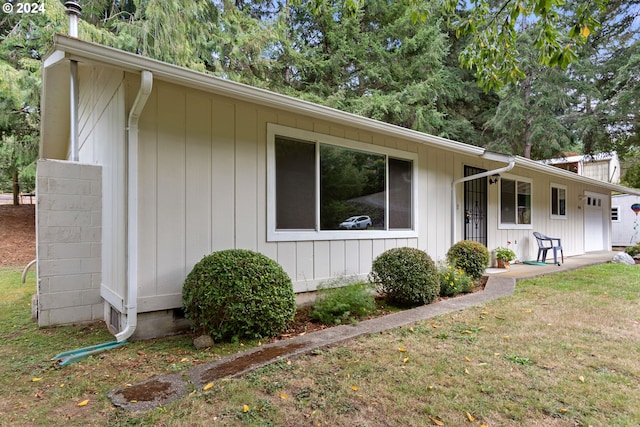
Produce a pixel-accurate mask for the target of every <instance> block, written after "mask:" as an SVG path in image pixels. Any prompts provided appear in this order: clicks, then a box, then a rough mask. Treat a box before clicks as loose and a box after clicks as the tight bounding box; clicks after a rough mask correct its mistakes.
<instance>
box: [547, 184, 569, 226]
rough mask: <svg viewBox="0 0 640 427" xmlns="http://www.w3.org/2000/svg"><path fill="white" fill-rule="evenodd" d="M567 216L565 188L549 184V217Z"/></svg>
mask: <svg viewBox="0 0 640 427" xmlns="http://www.w3.org/2000/svg"><path fill="white" fill-rule="evenodd" d="M566 217H567V188H566V187H565V186H562V185H556V184H551V218H566Z"/></svg>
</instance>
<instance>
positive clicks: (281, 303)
mask: <svg viewBox="0 0 640 427" xmlns="http://www.w3.org/2000/svg"><path fill="white" fill-rule="evenodd" d="M182 300H183V305H184V311H185V316H186V317H187V318H188V319H191V320H192V322H193V328H194V330H197V331H200V332H205V333H207V334H209V335H211V336H212V337H213V338H214V339H216V340H223V341H228V340H238V339H241V338H249V339H252V338H263V337H272V336H275V335H278V334H279V333H281V332H283V331H285V330H286V328H287V327H288V326H289V324H290V323H291V321H292V320H293V316H294V314H295V311H296V302H295V296H294V293H293V286H292V284H291V279H290V278H289V276H288V275H287V273H286V272H285V271H284V270H283V269H282V267H281V266H280V265H279V264H278V263H277V262H275V261H273V260H272V259H270V258H268V257H266V256H264V255H262V254H259V253H257V252H253V251H249V250H244V249H229V250H223V251H218V252H214V253H212V254H211V255H207V256H205V257H204V258H203V259H202V260H200V262H198V263H197V264H196V265H195V266H194V267H193V270H192V271H191V273H189V275H188V276H187V279H186V280H185V282H184V287H183V288H182Z"/></svg>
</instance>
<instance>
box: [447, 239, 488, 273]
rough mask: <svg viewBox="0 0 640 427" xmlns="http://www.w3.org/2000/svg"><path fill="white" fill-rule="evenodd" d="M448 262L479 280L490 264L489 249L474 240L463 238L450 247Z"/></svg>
mask: <svg viewBox="0 0 640 427" xmlns="http://www.w3.org/2000/svg"><path fill="white" fill-rule="evenodd" d="M447 262H448V263H449V265H453V266H455V267H456V268H459V269H461V270H462V271H464V272H465V273H466V274H467V276H469V277H470V278H471V279H472V280H478V279H480V278H481V277H482V275H483V274H484V270H485V269H486V268H487V267H488V266H489V249H487V247H486V246H485V245H483V244H482V243H478V242H476V241H474V240H461V241H459V242H457V243H456V244H454V245H453V246H451V248H449V251H448V252H447Z"/></svg>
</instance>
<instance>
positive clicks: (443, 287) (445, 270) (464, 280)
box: [440, 265, 473, 297]
mask: <svg viewBox="0 0 640 427" xmlns="http://www.w3.org/2000/svg"><path fill="white" fill-rule="evenodd" d="M472 290H473V281H472V280H471V278H469V276H467V275H466V274H465V272H464V271H463V270H462V269H460V268H456V267H454V266H451V265H449V266H444V267H442V268H441V269H440V296H443V297H451V296H454V295H457V294H460V293H467V292H471V291H472Z"/></svg>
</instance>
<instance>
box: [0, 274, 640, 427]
mask: <svg viewBox="0 0 640 427" xmlns="http://www.w3.org/2000/svg"><path fill="white" fill-rule="evenodd" d="M20 272H21V271H20V270H18V269H10V268H9V269H7V268H4V269H0V293H1V295H2V297H0V298H1V301H0V336H1V337H2V343H3V345H2V347H1V349H0V360H2V362H3V363H2V366H1V367H0V386H1V387H0V425H48V426H49V425H64V426H73V425H78V426H80V425H82V426H86V425H96V426H98V425H99V426H104V425H114V426H115V425H170V426H197V425H229V426H235V425H262V426H264V425H273V426H304V425H309V426H317V425H322V426H387V425H406V426H419V425H425V426H428V425H446V426H463V425H475V426H480V425H486V426H576V425H578V426H587V425H592V426H637V425H640V400H639V399H638V398H637V394H638V390H639V389H640V357H639V354H640V267H638V266H622V265H613V264H605V265H601V266H595V267H589V268H585V269H581V270H575V271H571V272H565V273H559V274H554V275H550V276H546V277H544V278H538V279H531V280H526V281H521V282H518V285H517V288H516V292H515V294H514V295H513V296H510V297H506V298H503V299H500V300H496V301H493V302H491V303H489V304H486V305H483V306H478V307H474V308H471V309H467V310H464V311H461V312H456V313H450V314H447V315H443V316H440V317H436V318H433V319H429V320H427V321H424V322H419V323H416V324H414V325H412V326H411V327H405V328H400V329H394V330H390V331H385V332H383V333H380V334H375V335H372V336H366V337H361V338H359V339H356V340H353V341H350V342H348V343H346V344H343V345H339V346H334V347H331V348H328V349H323V350H322V351H315V352H313V354H309V355H305V356H302V357H299V358H296V359H292V360H282V361H279V362H277V363H274V364H272V365H270V366H267V367H265V368H263V369H261V370H259V371H255V372H253V373H250V374H247V375H245V376H243V377H242V378H239V379H232V380H220V381H217V382H215V383H214V384H213V385H210V386H209V387H208V388H207V390H193V392H192V393H191V394H190V395H189V396H188V397H186V398H184V399H181V400H179V401H177V402H174V403H172V404H170V405H167V406H166V407H161V408H158V409H155V410H152V411H149V412H147V413H128V412H122V411H120V410H117V409H115V408H114V407H112V405H111V402H110V401H109V400H108V399H107V398H106V394H107V392H108V391H110V390H112V389H114V388H116V387H121V386H123V385H125V384H133V383H136V382H139V381H143V380H145V379H148V378H149V377H151V376H153V375H156V374H162V373H167V372H180V371H186V370H187V369H189V368H191V367H193V366H194V365H196V364H198V363H202V362H209V361H212V360H215V359H216V358H219V357H222V356H224V355H227V354H230V353H233V352H236V351H239V350H242V349H244V348H247V347H249V346H252V345H256V343H255V342H250V343H244V345H243V344H233V345H232V344H225V345H216V346H215V347H214V348H213V349H211V350H204V351H196V350H194V349H193V347H192V345H191V339H190V337H188V336H180V337H173V338H167V339H161V340H152V341H146V342H137V343H133V344H129V345H127V346H125V347H123V348H118V349H115V350H112V351H109V352H105V353H102V354H100V355H98V356H95V357H92V358H89V359H86V360H84V361H82V362H80V363H76V364H73V365H69V366H67V367H64V368H57V367H55V366H54V364H53V362H51V361H50V360H49V359H50V358H51V357H52V356H53V355H55V354H56V353H58V352H61V351H64V350H69V349H74V348H77V347H84V346H88V345H92V344H98V343H102V342H106V341H111V340H113V337H112V336H110V335H109V334H108V333H107V332H106V329H105V328H104V327H103V325H101V324H95V325H83V326H77V327H60V328H50V329H37V327H36V326H35V324H34V323H33V322H32V321H31V320H30V298H31V294H32V293H33V292H34V289H35V283H34V282H35V279H34V277H33V274H30V275H29V280H28V281H27V284H25V285H22V284H20Z"/></svg>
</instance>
